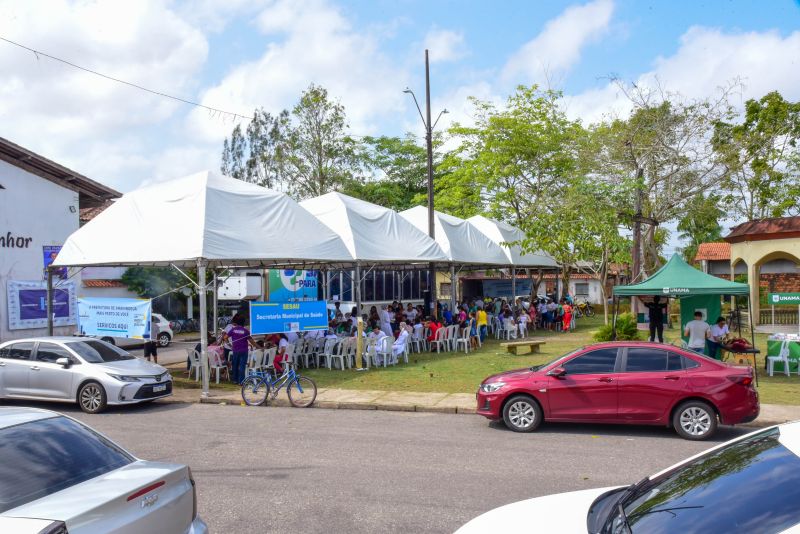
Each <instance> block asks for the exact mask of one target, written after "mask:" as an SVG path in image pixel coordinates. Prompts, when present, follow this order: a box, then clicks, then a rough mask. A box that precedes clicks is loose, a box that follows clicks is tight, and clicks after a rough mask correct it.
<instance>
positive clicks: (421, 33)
mask: <svg viewBox="0 0 800 534" xmlns="http://www.w3.org/2000/svg"><path fill="white" fill-rule="evenodd" d="M798 28H800V5H799V4H798V2H796V1H791V0H770V1H768V2H752V1H749V2H747V1H694V2H691V1H672V2H669V1H651V2H645V1H634V0H584V1H576V2H545V1H535V2H534V1H505V2H485V1H455V0H440V1H422V0H395V1H389V0H375V1H367V0H364V1H350V2H347V1H337V0H305V1H302V2H301V1H291V0H227V1H217V0H197V1H195V2H178V1H167V0H140V1H137V2H116V1H113V0H111V1H96V2H91V1H81V2H73V1H69V0H31V1H27V2H18V1H15V0H0V36H2V37H6V38H9V39H13V40H16V41H19V42H21V43H23V44H25V45H27V46H30V47H33V48H36V49H40V50H43V51H45V52H49V53H51V54H53V55H57V56H60V57H63V58H64V59H68V60H70V61H73V62H75V63H79V64H81V65H84V66H86V67H89V68H93V69H96V70H98V71H101V72H104V73H108V74H110V75H114V76H118V77H120V78H124V79H126V80H129V81H132V82H135V83H139V84H141V85H144V86H147V87H152V88H153V89H157V90H161V91H165V92H168V93H171V94H174V95H177V96H181V97H185V98H189V99H193V100H197V101H200V102H203V103H204V104H207V105H212V106H215V107H219V108H223V109H226V110H231V111H236V112H241V113H248V112H250V111H251V110H252V109H253V107H255V106H265V107H266V108H267V109H268V110H272V111H278V110H280V109H281V108H283V107H290V106H291V105H292V104H293V103H294V102H295V101H296V100H297V97H298V95H299V94H300V92H301V91H302V90H303V89H304V88H305V87H307V86H308V85H309V84H310V83H312V82H315V83H319V84H321V85H323V86H325V87H327V88H328V89H329V91H330V93H331V94H332V96H334V97H335V98H338V99H341V101H342V103H343V104H344V105H345V106H346V108H347V112H348V115H349V118H350V122H351V125H352V130H353V133H356V134H370V135H373V134H388V135H399V134H402V133H404V132H406V131H409V130H410V131H413V132H415V133H420V132H421V125H420V121H419V118H418V117H417V115H416V110H415V108H414V107H413V103H412V102H411V100H410V99H409V98H408V97H407V96H406V95H404V94H403V93H402V90H403V89H404V88H405V87H406V86H407V85H408V86H410V87H412V88H413V89H414V90H415V91H416V92H417V94H418V95H420V96H421V95H422V93H423V90H424V85H423V63H422V60H423V55H422V54H423V50H424V48H425V47H426V46H428V47H430V48H431V58H432V88H433V95H434V110H438V109H441V108H443V107H447V108H448V109H449V110H450V111H451V114H450V115H449V116H448V117H447V118H446V119H445V120H459V121H469V119H470V108H469V105H468V104H467V98H466V97H467V96H470V95H472V96H477V97H479V98H483V99H489V100H495V101H501V100H502V99H504V98H505V97H506V96H507V95H508V94H509V92H510V91H511V90H513V88H514V86H515V85H517V84H531V83H539V84H547V85H550V86H552V87H554V88H557V89H560V90H562V91H563V92H564V93H565V105H566V106H567V110H568V113H569V114H570V115H572V116H574V117H576V118H581V119H582V120H584V121H585V122H592V121H596V120H600V119H602V118H603V117H606V116H608V115H609V114H614V113H616V114H621V115H624V114H625V113H626V111H627V109H626V104H625V102H624V99H623V98H621V97H620V95H619V94H618V92H617V91H616V90H615V88H614V87H613V86H612V85H610V84H609V80H608V77H609V75H612V74H613V75H617V76H619V77H621V78H622V79H624V80H627V81H634V82H637V83H639V84H647V83H654V80H658V81H659V83H661V84H663V86H665V87H666V88H667V89H669V90H671V91H677V92H680V93H681V94H683V95H685V96H687V97H689V98H700V97H704V96H707V95H710V94H711V93H713V92H714V91H715V90H716V88H717V87H719V86H721V85H724V84H725V83H726V82H728V81H730V80H731V79H732V78H734V77H741V79H742V80H743V81H744V83H745V86H746V89H745V92H744V94H743V95H742V100H743V99H745V98H750V97H756V98H757V97H760V96H761V95H763V94H764V93H766V92H767V91H770V90H773V89H777V90H779V91H781V92H782V93H783V94H784V95H785V96H786V97H787V98H790V99H792V100H800V68H799V67H800V65H797V63H796V62H797V61H798V58H800V31H799V30H798ZM0 68H2V71H3V73H4V76H3V79H2V80H0V136H3V137H6V138H8V139H11V140H13V141H15V142H17V143H20V144H22V145H24V146H26V147H28V148H31V149H32V150H35V151H38V152H40V153H42V154H44V155H46V156H48V157H51V158H53V159H55V160H56V161H59V162H61V163H63V164H65V165H67V166H69V167H72V168H74V169H75V170H77V171H79V172H82V173H84V174H87V175H88V176H90V177H92V178H94V179H97V180H99V181H102V182H105V183H108V184H109V185H111V186H113V187H116V188H118V189H120V190H122V191H128V190H131V189H133V188H136V187H138V186H139V185H141V184H143V183H149V182H152V181H155V180H163V179H168V178H171V177H177V176H181V175H185V174H188V173H191V172H195V171H197V170H201V169H204V168H212V169H217V168H218V167H219V154H220V148H221V144H222V139H223V138H224V136H225V135H226V134H227V133H229V132H230V130H231V128H232V126H233V122H232V121H231V120H230V119H226V118H225V117H220V116H209V114H208V113H207V112H205V111H203V110H198V109H194V108H191V107H189V106H186V105H184V104H178V103H175V102H172V101H169V100H165V99H163V98H160V97H156V96H153V95H148V94H146V93H141V92H139V91H136V90H134V89H131V88H128V87H125V86H120V85H117V84H114V83H112V82H107V81H104V80H101V79H98V78H95V77H93V76H91V75H89V74H86V73H82V72H79V71H74V70H72V69H70V68H69V67H65V66H63V65H59V64H57V63H54V62H52V61H50V60H47V59H43V58H39V59H38V60H37V59H36V58H35V57H34V56H33V54H31V53H29V52H24V51H21V50H19V49H17V48H15V47H13V46H10V45H8V44H5V43H2V42H0ZM442 126H446V122H443V123H442Z"/></svg>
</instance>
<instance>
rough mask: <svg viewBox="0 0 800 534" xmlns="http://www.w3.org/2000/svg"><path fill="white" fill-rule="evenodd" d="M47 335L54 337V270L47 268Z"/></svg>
mask: <svg viewBox="0 0 800 534" xmlns="http://www.w3.org/2000/svg"><path fill="white" fill-rule="evenodd" d="M47 335H48V336H52V335H53V269H52V268H50V267H49V266H48V267H47Z"/></svg>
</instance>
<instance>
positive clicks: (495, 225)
mask: <svg viewBox="0 0 800 534" xmlns="http://www.w3.org/2000/svg"><path fill="white" fill-rule="evenodd" d="M467 222H469V223H471V224H472V225H474V226H475V227H476V228H478V230H480V231H481V232H482V233H483V234H484V235H486V237H488V238H489V239H491V240H492V241H494V242H495V243H497V244H498V245H500V246H501V247H502V248H503V252H505V254H506V257H507V258H508V261H509V262H510V263H511V264H512V265H513V266H514V267H558V264H557V263H556V261H555V260H554V259H553V258H552V257H550V256H549V255H548V254H546V253H544V252H542V251H537V252H534V253H523V252H522V249H521V248H520V246H519V245H508V244H504V243H514V242H517V241H521V240H522V239H524V238H525V234H524V233H523V232H522V230H520V229H519V228H517V227H515V226H511V225H510V224H507V223H504V222H501V221H495V220H494V219H489V218H488V217H484V216H483V215H475V216H474V217H470V218H469V219H467Z"/></svg>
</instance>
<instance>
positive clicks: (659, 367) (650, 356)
mask: <svg viewBox="0 0 800 534" xmlns="http://www.w3.org/2000/svg"><path fill="white" fill-rule="evenodd" d="M682 368H683V365H682V364H681V356H680V355H679V354H675V353H673V352H669V351H666V350H658V349H641V348H630V349H628V363H627V364H626V366H625V370H626V371H627V372H629V373H642V372H658V371H680V370H681V369H682Z"/></svg>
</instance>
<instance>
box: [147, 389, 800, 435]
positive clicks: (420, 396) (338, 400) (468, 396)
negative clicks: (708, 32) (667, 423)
mask: <svg viewBox="0 0 800 534" xmlns="http://www.w3.org/2000/svg"><path fill="white" fill-rule="evenodd" d="M161 402H202V403H206V404H235V405H240V404H242V397H241V395H240V393H239V392H238V391H232V390H228V389H211V390H210V391H209V396H208V398H207V399H201V398H200V390H199V389H183V388H176V389H175V390H174V391H173V394H172V397H168V398H167V399H164V401H161ZM269 404H270V405H273V406H290V404H289V399H288V398H287V397H286V390H285V389H283V390H281V392H280V394H279V395H278V398H277V399H275V400H274V401H270V403H269ZM314 407H315V408H328V409H334V410H336V409H339V410H390V411H402V412H437V413H464V414H474V413H475V407H476V406H475V395H474V394H472V393H416V392H410V391H408V392H407V391H371V390H363V391H362V390H352V389H326V388H320V389H319V390H318V391H317V400H316V402H314ZM797 420H800V406H787V405H780V404H762V405H761V415H759V417H758V419H756V420H755V421H753V422H752V423H747V424H746V425H741V426H743V427H753V428H763V427H766V426H771V425H777V424H781V423H786V422H788V421H797Z"/></svg>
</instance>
